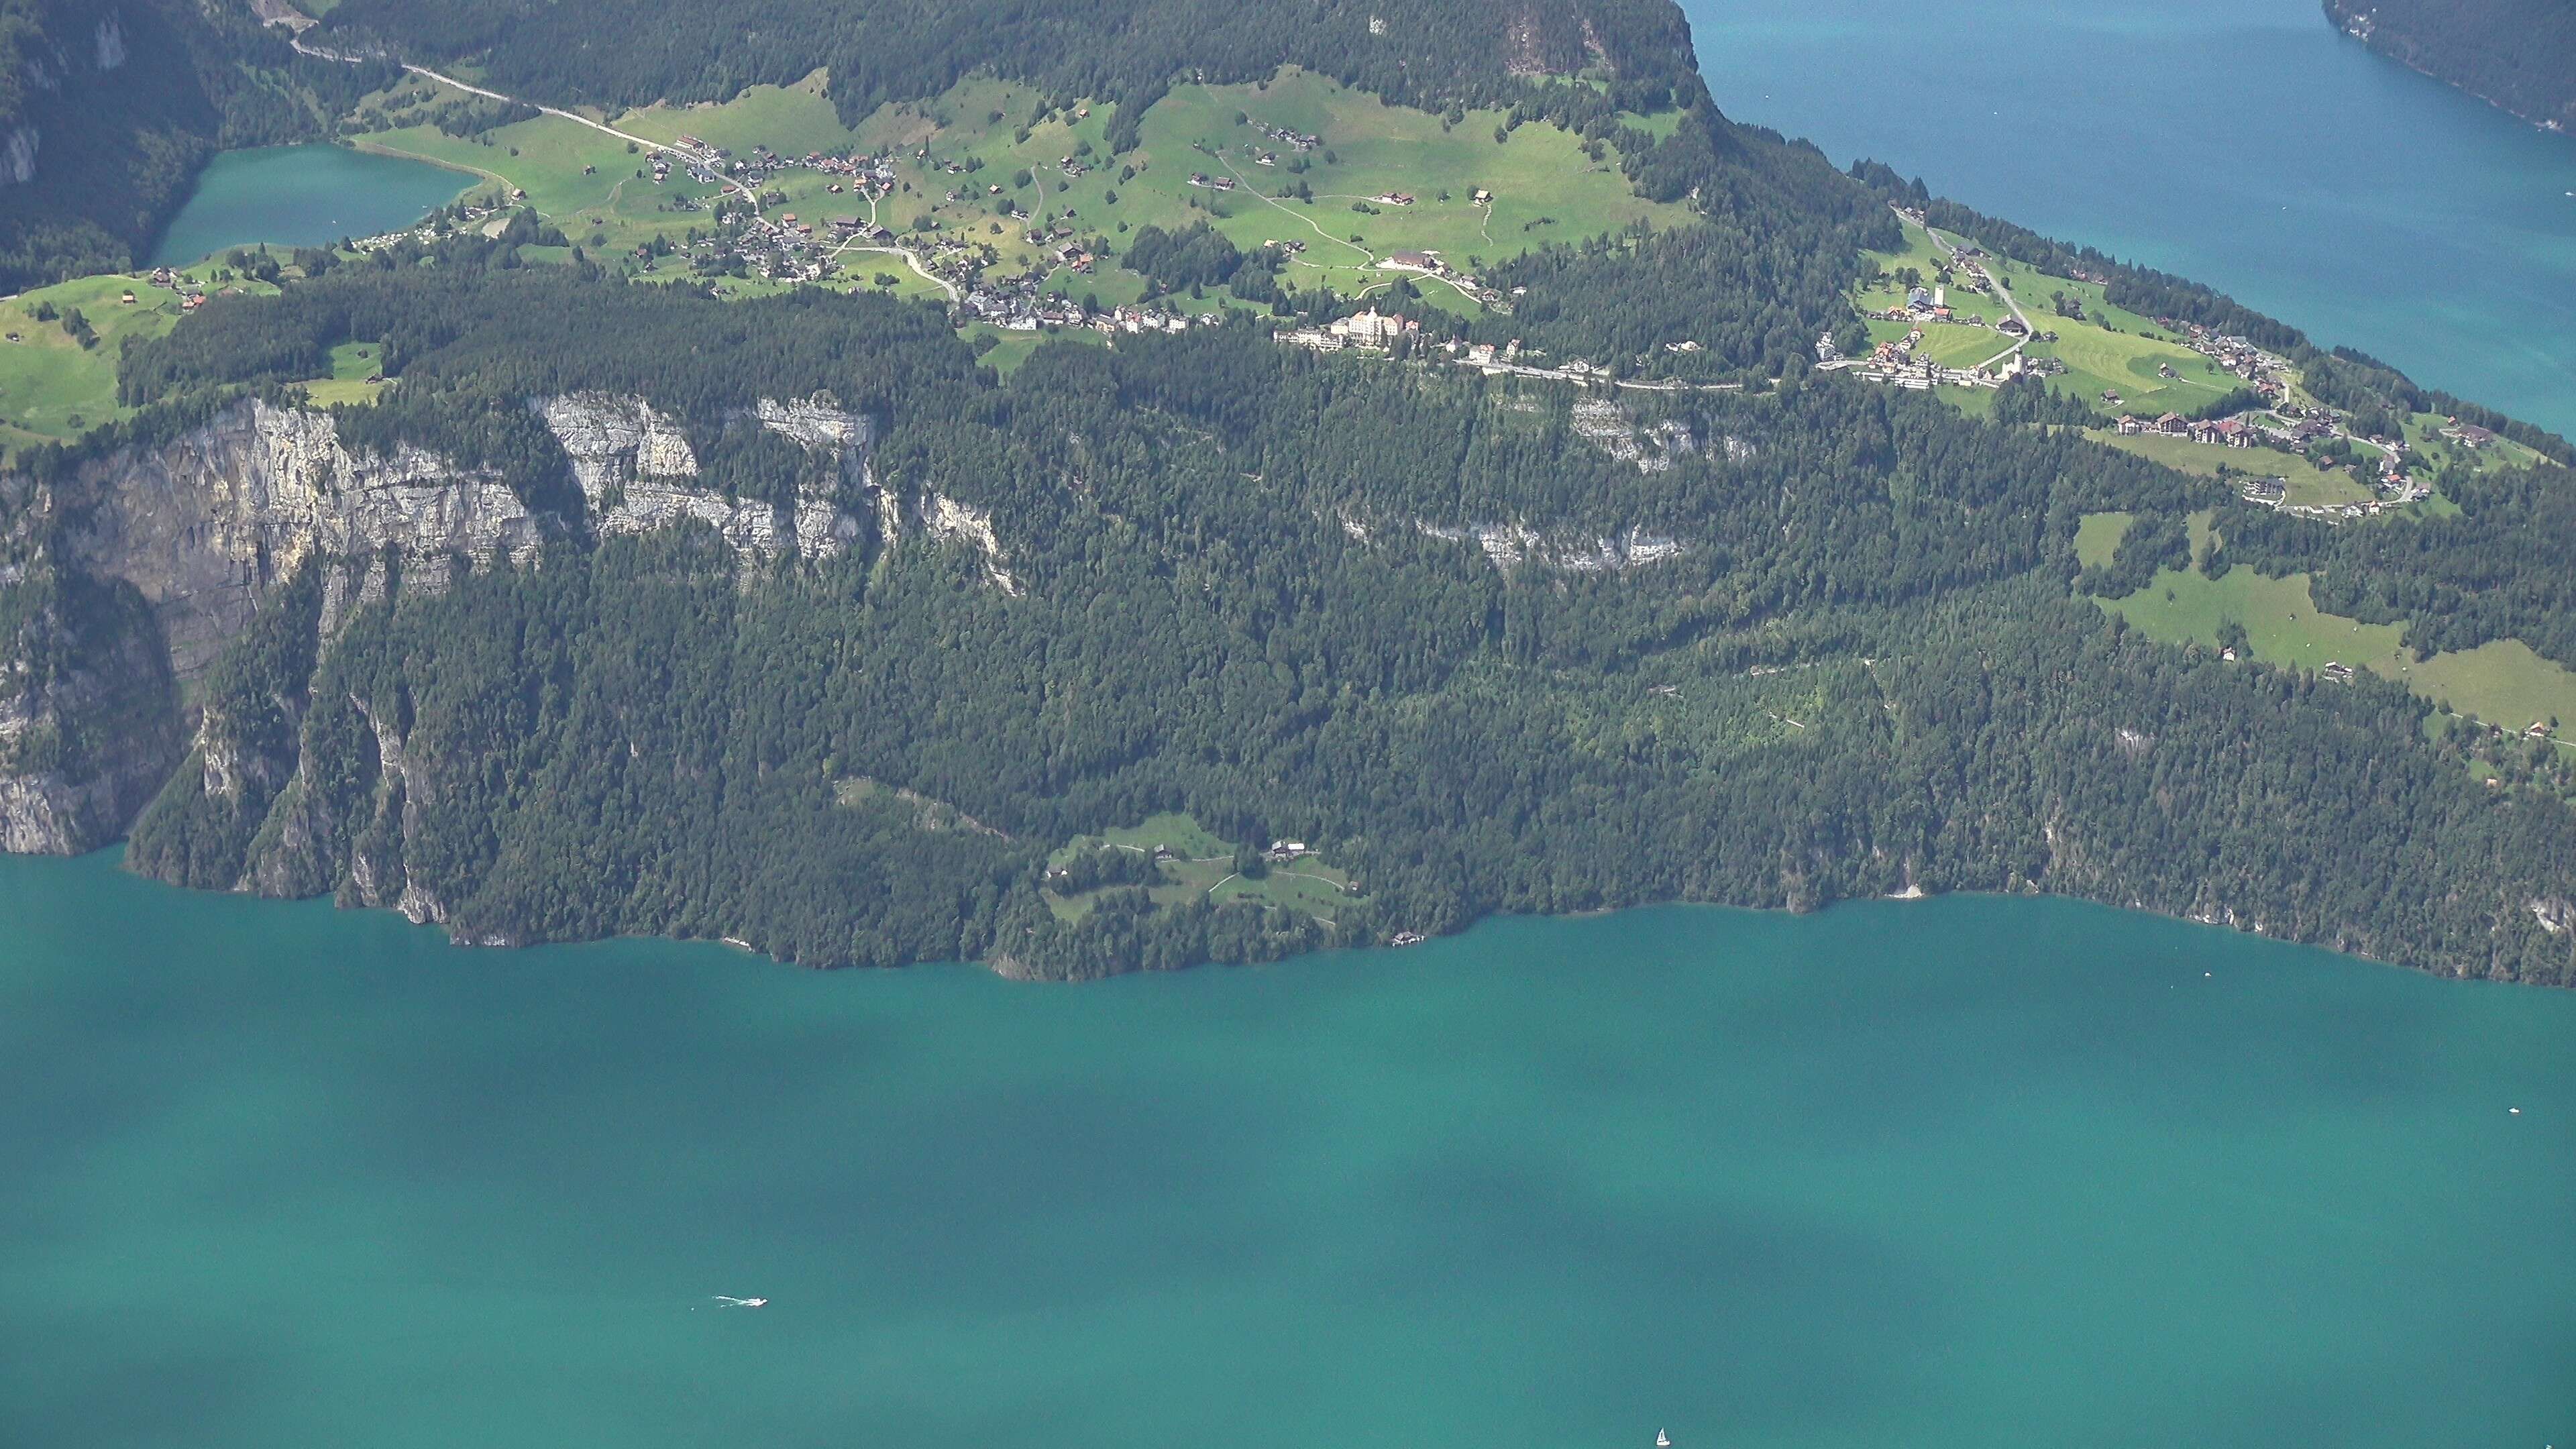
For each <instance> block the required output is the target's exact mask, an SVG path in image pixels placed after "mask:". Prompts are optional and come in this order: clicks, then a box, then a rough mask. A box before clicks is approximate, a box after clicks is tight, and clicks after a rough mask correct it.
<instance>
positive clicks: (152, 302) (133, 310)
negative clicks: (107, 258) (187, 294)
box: [0, 261, 277, 448]
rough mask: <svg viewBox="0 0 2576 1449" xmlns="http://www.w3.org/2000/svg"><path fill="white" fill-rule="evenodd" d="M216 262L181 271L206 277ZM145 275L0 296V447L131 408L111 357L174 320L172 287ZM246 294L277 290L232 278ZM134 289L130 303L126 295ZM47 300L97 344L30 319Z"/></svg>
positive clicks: (60, 435) (109, 276)
mask: <svg viewBox="0 0 2576 1449" xmlns="http://www.w3.org/2000/svg"><path fill="white" fill-rule="evenodd" d="M217 267H218V263H216V262H213V261H209V262H204V263H200V264H198V265H196V266H193V267H189V268H185V269H183V270H184V274H185V275H187V276H191V277H194V278H197V279H199V280H200V281H204V280H206V279H208V278H210V277H212V276H213V274H214V272H215V271H216V270H217ZM149 275H150V274H149V273H148V272H145V273H140V274H128V273H123V272H108V273H105V274H103V275H99V276H91V277H76V278H74V279H72V280H71V281H68V282H58V283H56V284H55V285H53V286H50V287H39V288H37V289H35V290H33V291H29V292H24V293H21V294H19V295H18V296H15V297H11V298H8V299H6V300H0V339H14V340H0V419H5V421H0V445H6V446H8V447H10V448H20V447H25V446H28V445H30V444H34V443H45V442H65V441H68V440H70V439H72V438H76V437H78V436H80V435H81V434H82V433H83V432H85V431H87V430H88V429H90V428H93V427H96V426H98V425H99V424H101V423H104V422H107V421H109V420H110V419H113V418H121V417H125V416H127V415H128V413H129V412H130V411H131V410H130V409H125V408H120V407H118V406H117V403H116V357H117V353H118V351H119V349H121V348H122V347H123V345H124V343H125V341H126V339H127V338H129V337H158V336H160V335H161V334H163V333H165V332H168V331H169V330H170V329H171V328H173V327H175V326H177V325H179V317H180V315H181V313H180V302H179V294H178V293H177V292H175V291H172V290H169V289H166V288H161V287H155V286H153V285H152V284H151V283H150V282H148V281H146V280H145V278H146V277H148V276H149ZM223 285H229V286H235V287H238V288H240V289H241V290H242V291H245V292H253V293H262V294H265V293H270V292H274V291H275V290H277V289H276V288H274V287H271V286H268V285H266V284H264V283H260V282H248V281H242V282H232V283H227V284H223ZM128 292H131V293H133V294H134V301H133V303H132V304H131V305H129V304H127V303H126V301H125V300H124V298H125V294H126V293H128ZM47 303H51V304H52V306H53V307H54V309H55V311H57V312H59V313H62V314H64V315H65V316H68V315H69V314H70V313H71V312H72V311H73V310H74V309H78V310H79V312H80V314H81V315H82V316H83V317H85V318H87V319H88V320H89V324H90V326H91V327H92V328H93V329H94V330H95V331H96V333H97V335H98V342H97V345H95V346H93V347H88V348H84V347H82V346H81V345H80V343H79V342H77V341H75V340H74V339H73V338H72V336H71V334H70V333H67V332H65V331H64V330H63V324H62V320H61V319H60V318H57V319H56V320H54V321H51V322H39V321H37V320H36V316H35V314H36V309H37V308H39V307H40V306H43V305H45V304H47Z"/></svg>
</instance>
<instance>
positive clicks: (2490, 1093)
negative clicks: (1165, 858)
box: [0, 856, 2576, 1449]
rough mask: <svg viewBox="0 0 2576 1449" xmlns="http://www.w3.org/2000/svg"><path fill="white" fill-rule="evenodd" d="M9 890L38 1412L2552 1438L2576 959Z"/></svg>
mask: <svg viewBox="0 0 2576 1449" xmlns="http://www.w3.org/2000/svg"><path fill="white" fill-rule="evenodd" d="M0 921H5V922H6V923H7V926H6V929H5V931H0V1161H6V1162H7V1163H8V1164H9V1170H8V1172H7V1173H5V1174H0V1283H5V1284H7V1285H8V1286H7V1290H6V1292H5V1293H0V1342H4V1343H6V1344H8V1345H9V1351H8V1352H7V1353H5V1354H0V1405H5V1406H6V1423H7V1426H8V1427H7V1429H6V1431H0V1441H6V1442H9V1443H12V1444H20V1443H23V1444H28V1445H187V1446H192V1449H227V1446H254V1445H256V1446H273V1445H281V1444H365V1445H370V1446H422V1449H430V1446H436V1449H454V1446H457V1445H465V1444H471V1445H478V1446H517V1445H530V1446H537V1445H543V1446H556V1449H560V1446H591V1445H598V1446H648V1449H650V1446H681V1445H707V1444H716V1443H741V1444H759V1445H797V1444H816V1445H820V1444H901V1445H936V1444H960V1445H964V1444H972V1445H978V1446H986V1449H1022V1446H1025V1449H1068V1446H1077V1449H1078V1446H1102V1449H1107V1446H1113V1445H1114V1446H1173V1449H1180V1446H1204V1445H1208V1444H1213V1443H1225V1444H1240V1445H1248V1446H1256V1449H1271V1446H1276V1449H1292V1446H1294V1449H1310V1446H1316V1445H1389V1446H1393V1445H1406V1446H1470V1445H1473V1446H1490V1445H1497V1444H1501V1445H1546V1446H1582V1445H1601V1446H1628V1449H1644V1446H1646V1445H1647V1444H1649V1443H1650V1442H1651V1441H1652V1439H1653V1436H1654V1433H1655V1431H1656V1430H1657V1429H1658V1428H1659V1427H1660V1428H1669V1429H1670V1430H1671V1431H1672V1434H1673V1437H1674V1440H1675V1443H1676V1444H1677V1445H1678V1446H1681V1449H1693V1446H1699V1445H1767V1446H1863V1445H1868V1446H1883V1445H1890V1444H1904V1445H1913V1446H1934V1449H1945V1446H1959V1449H1968V1446H1977V1449H1995V1446H2005V1449H2010V1446H2031V1449H2040V1446H2050V1449H2058V1446H2064V1445H2068V1444H2087V1445H2135V1446H2141V1449H2144V1446H2157V1449H2169V1446H2173V1445H2183V1444H2188V1445H2194V1446H2246V1449H2256V1446H2261V1449H2278V1446H2283V1445H2310V1444H2314V1445H2329V1444H2330V1445H2335V1446H2339V1449H2374V1446H2386V1449H2401V1446H2402V1449H2421V1446H2424V1445H2428V1444H2442V1445H2506V1446H2524V1445H2529V1446H2534V1449H2537V1446H2540V1445H2543V1444H2546V1443H2562V1444H2563V1443H2568V1442H2571V1436H2576V1310H2571V1306H2570V1305H2571V1304H2576V1222H2571V1216H2570V1211H2569V1205H2570V1203H2571V1202H2576V993H2546V992H2540V991H2535V990H2528V989H2516V988H2503V987H2486V986H2467V985H2460V984H2456V983H2444V982H2439V981H2435V980H2432V979H2430V978H2427V977H2422V976H2417V975H2412V974H2408V973H2405V972H2400V971H2396V970H2392V969H2387V968H2382V967H2377V966H2371V965H2367V964H2363V963H2360V962H2355V961H2352V960H2348V959H2343V958H2338V957H2334V956H2331V955H2328V954H2326V953H2324V952H2320V951H2312V950H2306V949H2300V948H2293V947H2288V946H2282V945H2278V944H2275V943H2270V942H2265V941H2261V940H2258V939H2253V938H2250V937H2244V936H2239V935H2235V934H2231V933H2227V932H2223V931H2218V930H2213V929H2206V928H2200V927H2194V926H2190V925H2186V924H2182V923H2178V922H2173V921H2168V920H2161V919H2155V918H2150V917H2142V916H2131V915H2123V914H2119V913H2116V912H2112V911H2108V910H2104V909H2099V908H2094V907H2089V906H2083V905H2077V904H2072V903H2068V902H2062V901H2049V900H2001V899H1990V898H1958V899H1948V900H1937V901H1932V902H1926V903H1921V904H1909V905H1898V904H1892V903H1879V904H1872V905H1863V906H1859V907H1855V908H1846V909H1842V910H1836V911H1832V912H1828V913H1826V914H1824V915H1822V916H1818V917H1811V918H1805V919H1798V918H1790V917H1784V916H1767V915H1754V914H1747V913H1741V912H1730V911H1718V910H1701V909H1678V908H1677V909H1665V910H1651V911H1640V912H1633V913H1628V914H1623V915H1618V916H1611V917H1603V918H1597V919H1590V920H1579V921H1526V920H1524V921H1503V922H1494V923H1489V924H1487V925H1486V926H1484V927H1482V928H1480V929H1478V930H1476V931H1474V932H1471V933H1470V934H1468V935H1466V936H1464V937H1461V938H1457V939H1452V940H1446V941H1440V942H1435V943H1432V944H1430V945H1426V946H1422V947H1419V948H1415V949H1412V950H1405V951H1379V952H1367V953H1353V954H1340V955H1327V956H1321V957H1314V958H1309V959H1305V960H1300V961H1296V962H1291V963H1287V964H1285V965H1281V966H1277V967H1271V968H1263V969H1253V970H1206V971H1198V972H1190V973H1185V974H1182V975H1179V976H1162V977H1153V978H1128V979H1124V980H1118V981H1113V982H1110V983H1107V984H1104V985H1099V986H1086V987H1078V988H1063V987H1047V986H1032V985H1024V984H1014V983H1010V982H1005V981H1002V980H999V979H997V978H995V977H992V976H990V975H988V974H985V973H983V972H981V971H977V970H974V969H971V968H965V967H950V968H931V969H920V970H911V971H903V972H887V973H842V974H831V975H816V974H807V973H802V972H798V971H795V970H791V969H789V968H785V967H780V966H775V965H770V964H767V963H761V962H756V961H754V960H751V959H748V958H746V957H743V956H741V955H738V954H736V953H733V952H730V951H727V950H724V949H722V948H714V947H704V946H681V945H674V944H668V943H655V942H621V943H611V944H604V945H598V946H590V947H580V948H572V949H548V950H539V951H529V952H521V953H481V952H469V951H461V950H457V949H455V948H451V947H449V946H447V945H446V944H444V939H443V937H441V936H440V935H438V934H437V933H435V932H431V931H424V930H416V929H414V928H411V927H409V926H406V925H404V924H403V923H402V922H401V921H400V920H399V919H397V918H395V917H392V916H390V915H386V914H383V913H349V912H338V911H334V910H332V909H331V908H330V907H329V906H328V905H326V904H323V903H319V902H316V903H312V904H306V905H279V904H275V903H265V902H255V901H249V900H243V899H238V898H232V897H223V896H209V895H199V894H190V893H185V892H180V891H175V890H170V889H166V888H163V887H160V886H156V885H152V884H149V883H147V882H144V881H141V880H138V879H134V878H132V877H129V876H126V875H124V874H123V873H121V872H120V871H118V870H117V869H116V867H115V863H114V861H113V859H112V858H110V857H108V856H95V857H91V858H88V859H84V860H78V861H60V860H28V859H10V860H0ZM2513 1107H2520V1108H2521V1109H2522V1112H2521V1113H2520V1114H2519V1115H2515V1114H2513V1113H2512V1112H2511V1111H2510V1109H2511V1108H2513ZM719 1293H722V1294H732V1295H737V1296H761V1297H767V1298H769V1299H771V1300H772V1301H771V1304H770V1306H769V1307H767V1308H764V1309H759V1310H743V1309H728V1308H722V1307H718V1306H715V1305H714V1303H713V1300H712V1299H711V1297H710V1295H712V1294H719Z"/></svg>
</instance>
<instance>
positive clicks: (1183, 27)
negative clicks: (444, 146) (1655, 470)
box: [324, 0, 1698, 121]
mask: <svg viewBox="0 0 2576 1449" xmlns="http://www.w3.org/2000/svg"><path fill="white" fill-rule="evenodd" d="M618 11H619V14H618V17H617V19H616V21H615V22H614V23H610V24H603V23H601V17H600V14H599V12H598V11H597V10H596V9H594V8H592V7H587V6H581V5H568V4H561V3H557V0H341V3H340V4H339V5H337V6H336V7H334V8H333V9H332V10H331V12H330V13H329V14H328V15H327V16H326V17H325V21H324V23H325V25H326V27H327V31H328V33H329V34H330V35H332V36H334V37H335V38H337V39H338V40H339V41H340V42H341V43H347V44H357V43H363V42H365V41H366V40H369V39H373V40H377V41H380V42H386V43H390V44H393V45H395V46H399V47H400V48H401V49H402V50H403V51H404V53H405V54H406V55H410V56H414V57H419V56H437V57H441V58H445V59H450V60H457V61H467V62H471V63H473V64H475V65H477V66H479V67H481V68H482V69H483V71H484V72H485V73H486V74H488V75H490V76H491V77H492V78H493V79H494V80H495V81H496V82H497V83H500V84H502V85H503V87H504V88H507V89H512V90H514V91H525V92H527V93H529V94H531V95H533V96H535V97H537V98H540V99H544V100H549V101H555V102H558V103H571V102H579V103H586V104H600V105H617V106H626V105H640V104H645V103H648V102H651V101H654V100H658V99H664V98H668V99H673V100H682V101H700V100H721V99H723V98H725V97H727V96H730V95H732V94H734V93H735V92H736V91H739V90H740V89H742V88H743V87H744V86H748V85H757V84H764V83H765V84H770V85H784V84H787V83H789V82H792V81H795V80H797V79H798V78H800V77H802V76H804V75H805V74H806V73H807V72H809V71H812V70H814V69H816V68H817V67H824V68H828V69H829V70H830V71H831V74H832V83H833V84H832V94H833V98H834V101H835V103H836V104H838V105H839V107H840V108H841V114H842V116H843V118H844V119H845V120H849V121H856V120H857V119H858V118H860V117H862V116H865V115H866V114H867V113H868V112H870V111H872V110H874V109H876V107H877V106H878V105H879V104H881V103H883V102H886V101H892V100H915V99H921V98H925V97H929V96H935V95H937V94H939V93H940V92H941V91H943V90H946V89H947V88H948V87H949V86H950V85H952V84H954V83H955V82H956V81H957V79H958V78H959V77H961V76H963V75H965V74H967V73H968V72H970V71H974V70H978V69H982V70H989V71H992V72H994V73H997V74H999V75H1001V76H1004V77H1006V78H1009V79H1012V80H1019V81H1025V82H1028V83H1030V84H1033V85H1037V86H1040V87H1042V88H1044V89H1046V90H1048V91H1050V92H1053V93H1056V94H1059V95H1064V96H1068V97H1070V96H1092V97H1097V98H1101V99H1106V100H1110V101H1114V102H1117V103H1119V104H1120V105H1122V106H1124V107H1127V108H1129V109H1131V110H1133V111H1138V112H1141V111H1142V110H1143V109H1144V108H1145V107H1146V105H1148V104H1150V103H1151V102H1152V100H1153V98H1154V97H1155V96H1157V95H1159V94H1161V91H1162V87H1163V86H1164V85H1166V84H1168V83H1169V82H1170V81H1171V80H1172V79H1173V78H1175V77H1177V76H1181V75H1195V76H1197V77H1199V78H1201V79H1207V80H1221V81H1230V80H1252V79H1257V78H1259V77H1263V76H1267V75H1269V74H1270V73H1272V72H1273V71H1275V70H1277V69H1278V68H1279V67H1280V66H1282V65H1302V66H1305V67H1306V68H1308V69H1310V70H1317V71H1321V72H1324V73H1325V74H1328V75H1333V76H1337V77H1340V78H1341V79H1342V80H1343V81H1344V82H1345V83H1347V84H1350V85H1356V86H1359V87H1361V88H1363V89H1366V90H1369V91H1373V92H1375V93H1377V94H1379V95H1382V96H1385V97H1387V98H1388V99H1389V100H1392V101H1397V102H1401V103H1405V104H1411V105H1427V106H1430V107H1432V108H1434V109H1436V108H1437V107H1438V106H1440V105H1442V104H1445V103H1447V102H1450V101H1454V100H1464V101H1470V102H1473V101H1476V100H1479V99H1483V98H1489V97H1492V96H1496V95H1499V94H1502V93H1504V90H1505V87H1506V85H1507V83H1508V80H1509V78H1510V77H1511V76H1514V75H1537V74H1545V73H1560V74H1564V73H1571V72H1573V71H1575V70H1578V69H1580V68H1582V67H1584V66H1586V65H1590V64H1596V63H1598V64H1603V65H1607V66H1609V67H1612V68H1614V69H1615V70H1616V71H1617V72H1618V74H1619V77H1620V81H1621V85H1622V86H1623V87H1624V88H1625V89H1624V91H1623V94H1622V97H1621V98H1622V99H1623V100H1625V101H1627V102H1629V103H1630V104H1632V106H1633V107H1634V108H1635V109H1639V110H1647V109H1655V108H1656V106H1655V101H1656V99H1657V93H1658V92H1659V91H1660V92H1666V93H1668V92H1669V91H1671V90H1672V89H1674V88H1677V87H1689V86H1695V85H1696V84H1697V80H1698V77H1697V74H1696V72H1694V71H1693V70H1692V69H1691V64H1690V40H1689V31H1688V28H1687V26H1686V25H1685V24H1684V23H1683V20H1682V17H1681V13H1680V12H1679V11H1678V10H1676V9H1674V8H1673V7H1672V6H1670V5H1668V4H1665V3H1662V0H1549V3H1543V4H1527V5H1489V4H1470V5H1455V4H1446V3H1441V0H1369V3H1349V0H1316V3H1301V4H1294V5H1243V4H1237V3H1232V0H1037V3H1033V4H1017V5H994V4H946V3H941V0H635V3H631V4H626V5H621V6H619V7H618Z"/></svg>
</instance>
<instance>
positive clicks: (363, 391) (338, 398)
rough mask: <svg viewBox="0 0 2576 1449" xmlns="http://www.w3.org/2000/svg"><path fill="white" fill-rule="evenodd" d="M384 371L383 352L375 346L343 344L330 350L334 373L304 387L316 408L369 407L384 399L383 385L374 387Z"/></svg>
mask: <svg viewBox="0 0 2576 1449" xmlns="http://www.w3.org/2000/svg"><path fill="white" fill-rule="evenodd" d="M383 367H384V349H383V347H382V346H381V345H380V344H377V343H373V342H343V343H341V344H340V345H339V346H337V347H334V348H332V349H331V371H330V374H329V375H328V376H326V377H317V378H312V379H309V380H307V381H306V382H305V383H304V391H305V392H306V393H307V394H308V395H309V396H311V397H312V399H313V401H314V403H315V405H316V406H319V407H326V408H327V407H334V406H337V405H339V404H341V403H369V402H374V401H375V400H376V399H377V398H379V397H381V396H383V395H384V390H385V385H384V384H383V383H371V382H369V381H367V379H368V378H370V377H374V376H376V375H378V373H379V372H380V371H381V370H382V369H383Z"/></svg>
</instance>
